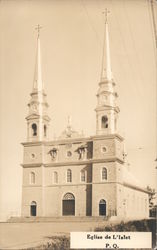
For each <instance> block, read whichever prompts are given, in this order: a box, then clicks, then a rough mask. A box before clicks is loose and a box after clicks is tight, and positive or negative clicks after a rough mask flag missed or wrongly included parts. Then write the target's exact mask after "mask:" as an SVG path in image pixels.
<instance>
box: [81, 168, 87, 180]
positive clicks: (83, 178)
mask: <svg viewBox="0 0 157 250" xmlns="http://www.w3.org/2000/svg"><path fill="white" fill-rule="evenodd" d="M85 180H86V173H85V170H81V182H85Z"/></svg>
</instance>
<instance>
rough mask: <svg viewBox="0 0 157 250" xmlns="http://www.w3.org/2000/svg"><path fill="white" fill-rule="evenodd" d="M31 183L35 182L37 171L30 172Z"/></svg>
mask: <svg viewBox="0 0 157 250" xmlns="http://www.w3.org/2000/svg"><path fill="white" fill-rule="evenodd" d="M30 184H35V173H34V172H31V173H30Z"/></svg>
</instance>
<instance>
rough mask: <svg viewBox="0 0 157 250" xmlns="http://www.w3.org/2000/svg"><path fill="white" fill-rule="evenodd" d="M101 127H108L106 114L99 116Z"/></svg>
mask: <svg viewBox="0 0 157 250" xmlns="http://www.w3.org/2000/svg"><path fill="white" fill-rule="evenodd" d="M101 128H108V117H107V115H104V116H102V118H101Z"/></svg>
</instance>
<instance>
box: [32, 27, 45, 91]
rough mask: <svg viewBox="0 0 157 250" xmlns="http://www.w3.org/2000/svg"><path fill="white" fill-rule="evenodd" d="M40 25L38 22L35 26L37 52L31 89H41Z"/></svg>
mask: <svg viewBox="0 0 157 250" xmlns="http://www.w3.org/2000/svg"><path fill="white" fill-rule="evenodd" d="M41 28H42V27H41V26H40V25H39V24H38V26H37V27H36V30H37V52H36V62H35V74H34V83H33V91H35V92H36V91H37V92H38V91H42V90H43V82H42V71H41V51H40V29H41Z"/></svg>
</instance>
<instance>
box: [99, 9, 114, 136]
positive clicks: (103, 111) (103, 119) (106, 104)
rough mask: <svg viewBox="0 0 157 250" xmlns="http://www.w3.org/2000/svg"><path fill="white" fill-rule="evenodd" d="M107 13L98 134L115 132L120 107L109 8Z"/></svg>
mask: <svg viewBox="0 0 157 250" xmlns="http://www.w3.org/2000/svg"><path fill="white" fill-rule="evenodd" d="M104 14H105V33H104V48H103V57H102V71H101V79H100V82H99V89H98V92H97V106H96V109H95V111H96V134H97V135H102V134H104V135H105V134H114V133H116V131H117V118H118V113H119V108H118V107H117V106H116V97H117V94H116V92H115V89H114V86H115V83H114V81H113V77H112V71H111V60H110V47H109V33H108V21H107V14H108V11H107V9H106V10H105V12H104Z"/></svg>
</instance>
